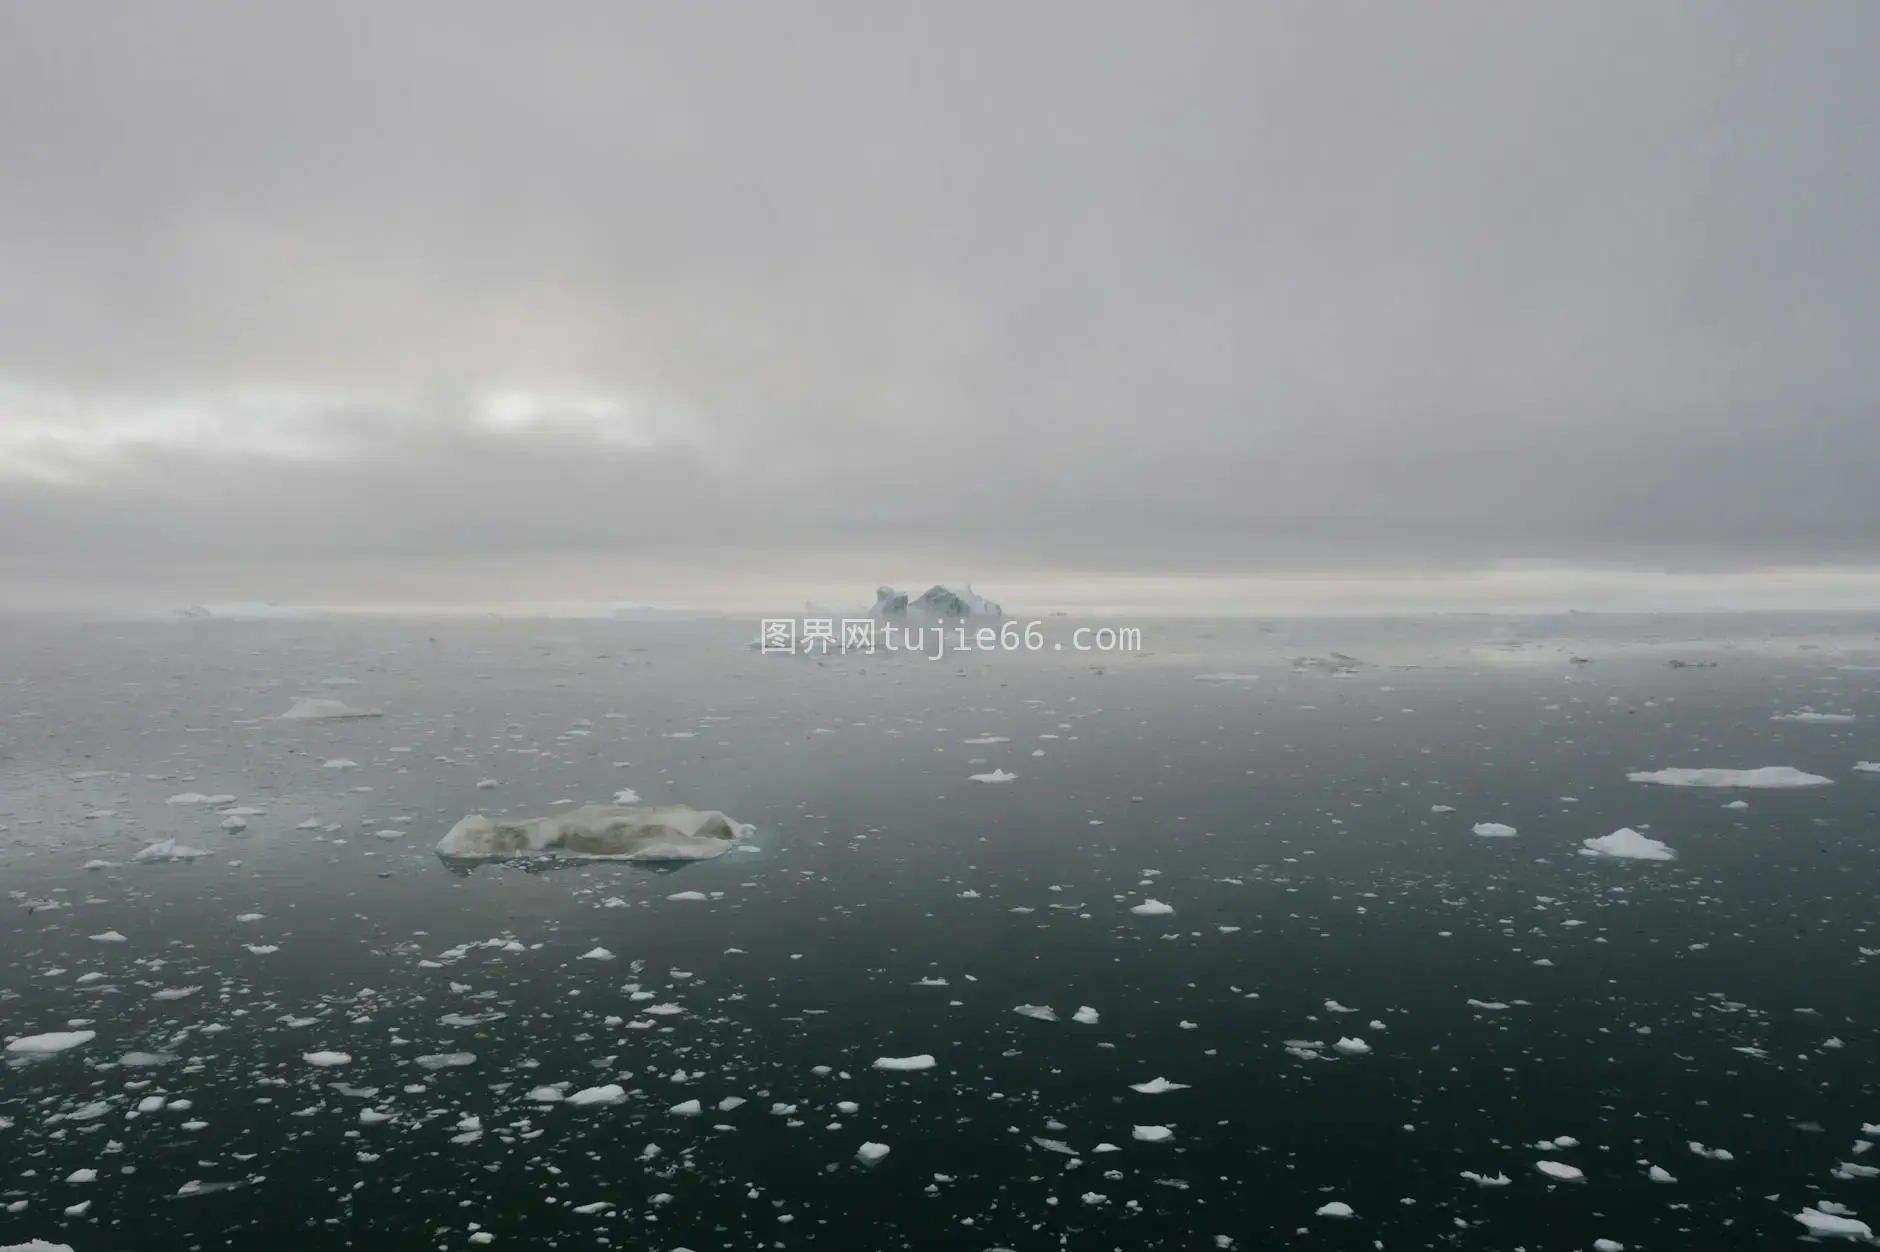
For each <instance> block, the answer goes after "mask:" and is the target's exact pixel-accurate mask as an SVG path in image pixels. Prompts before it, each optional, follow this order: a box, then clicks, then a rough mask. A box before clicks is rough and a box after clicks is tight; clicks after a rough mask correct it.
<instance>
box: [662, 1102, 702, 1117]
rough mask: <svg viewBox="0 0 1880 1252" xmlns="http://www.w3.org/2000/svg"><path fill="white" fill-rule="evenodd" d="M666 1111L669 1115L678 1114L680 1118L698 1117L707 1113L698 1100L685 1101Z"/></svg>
mask: <svg viewBox="0 0 1880 1252" xmlns="http://www.w3.org/2000/svg"><path fill="white" fill-rule="evenodd" d="M666 1111H667V1112H669V1113H677V1114H678V1115H679V1116H680V1117H697V1116H698V1115H699V1114H700V1113H703V1112H704V1111H705V1106H704V1105H702V1104H700V1103H699V1102H698V1101H697V1100H685V1101H682V1102H680V1103H678V1104H675V1105H673V1106H672V1107H671V1108H670V1109H667V1110H666Z"/></svg>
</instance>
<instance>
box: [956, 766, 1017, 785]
mask: <svg viewBox="0 0 1880 1252" xmlns="http://www.w3.org/2000/svg"><path fill="white" fill-rule="evenodd" d="M1017 777H1018V775H1017V774H1012V773H1007V772H1006V771H1005V770H1002V769H995V770H993V771H992V772H991V773H990V774H973V775H971V776H970V777H969V778H968V779H967V781H969V782H982V783H1002V782H1011V781H1012V780H1013V779H1014V778H1017Z"/></svg>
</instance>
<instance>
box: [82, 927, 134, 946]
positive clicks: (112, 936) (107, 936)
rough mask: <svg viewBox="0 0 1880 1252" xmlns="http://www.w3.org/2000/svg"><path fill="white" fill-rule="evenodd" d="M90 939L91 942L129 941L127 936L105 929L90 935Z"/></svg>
mask: <svg viewBox="0 0 1880 1252" xmlns="http://www.w3.org/2000/svg"><path fill="white" fill-rule="evenodd" d="M91 941H92V942H93V943H129V942H130V939H129V937H128V936H125V935H120V934H119V933H118V932H117V931H115V930H107V931H105V932H104V933H103V934H101V935H93V936H91Z"/></svg>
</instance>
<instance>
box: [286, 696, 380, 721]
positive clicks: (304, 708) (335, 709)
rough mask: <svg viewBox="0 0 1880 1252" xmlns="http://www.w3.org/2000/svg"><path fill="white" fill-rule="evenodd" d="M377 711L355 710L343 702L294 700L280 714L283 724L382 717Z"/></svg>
mask: <svg viewBox="0 0 1880 1252" xmlns="http://www.w3.org/2000/svg"><path fill="white" fill-rule="evenodd" d="M382 716H384V714H382V713H380V712H379V710H377V709H356V708H354V707H353V706H352V705H350V704H347V703H346V702H345V701H344V700H312V699H307V700H296V701H294V703H293V707H291V708H289V709H288V710H287V712H285V713H283V714H281V720H282V721H284V722H327V721H336V720H338V719H341V718H348V717H382Z"/></svg>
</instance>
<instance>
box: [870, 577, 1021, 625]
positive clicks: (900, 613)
mask: <svg viewBox="0 0 1880 1252" xmlns="http://www.w3.org/2000/svg"><path fill="white" fill-rule="evenodd" d="M870 613H871V615H873V616H875V617H883V618H899V617H908V618H914V619H917V620H928V621H931V620H943V619H948V618H967V617H1003V616H1005V610H1004V609H1003V608H1001V607H1000V606H999V605H998V604H997V603H996V602H994V601H992V600H988V599H986V598H985V597H984V596H982V595H980V594H979V593H978V592H976V591H974V590H973V589H972V587H971V586H970V585H969V586H961V587H947V586H944V585H942V584H939V583H935V584H934V585H933V586H931V587H929V588H928V589H927V590H926V591H924V592H922V593H921V594H920V596H919V597H918V598H915V599H909V598H908V594H907V593H906V592H905V591H896V590H895V589H894V588H893V587H877V588H876V589H875V607H874V608H873V609H871V610H870Z"/></svg>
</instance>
